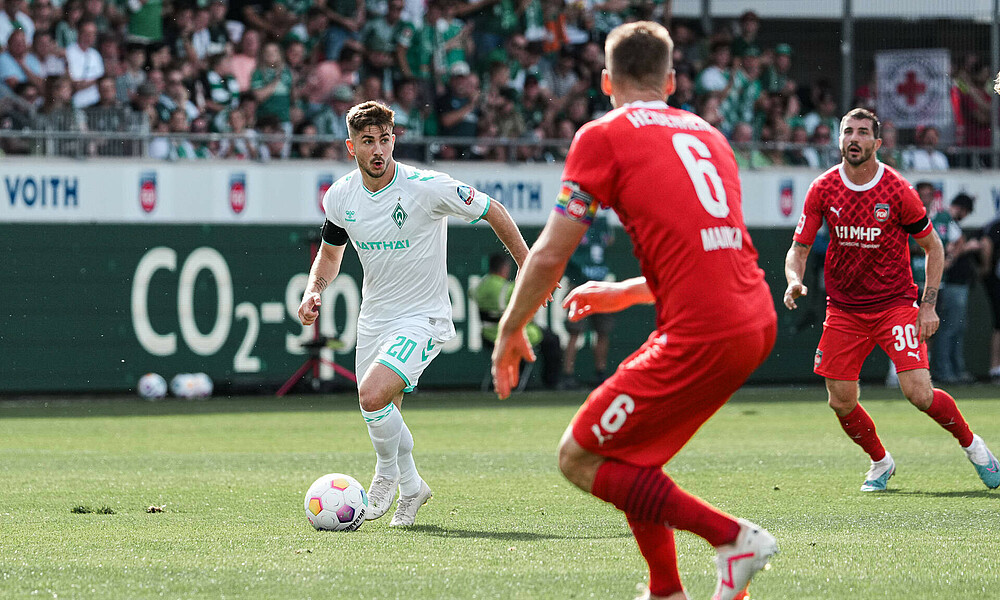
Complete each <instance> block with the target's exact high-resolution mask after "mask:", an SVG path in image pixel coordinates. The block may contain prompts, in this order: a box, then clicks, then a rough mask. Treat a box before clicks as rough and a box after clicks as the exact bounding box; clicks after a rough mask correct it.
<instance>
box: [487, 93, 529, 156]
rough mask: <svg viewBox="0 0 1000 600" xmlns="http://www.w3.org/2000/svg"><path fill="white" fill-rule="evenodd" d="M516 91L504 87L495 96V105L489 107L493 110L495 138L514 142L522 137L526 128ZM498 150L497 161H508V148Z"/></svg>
mask: <svg viewBox="0 0 1000 600" xmlns="http://www.w3.org/2000/svg"><path fill="white" fill-rule="evenodd" d="M517 100H518V97H517V90H515V89H514V88H512V87H506V88H503V89H502V90H500V92H499V93H498V94H497V104H496V106H494V107H491V108H492V109H493V110H492V111H493V114H494V118H495V121H494V122H495V123H496V128H497V137H498V138H500V139H506V140H516V139H520V138H522V137H524V134H525V132H526V131H527V129H528V127H527V125H526V124H525V122H524V116H523V115H522V114H521V110H520V108H519V107H518V105H517ZM498 150H500V152H499V156H498V159H499V160H509V159H510V158H511V157H510V156H509V148H498Z"/></svg>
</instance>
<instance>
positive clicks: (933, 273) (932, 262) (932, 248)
mask: <svg viewBox="0 0 1000 600" xmlns="http://www.w3.org/2000/svg"><path fill="white" fill-rule="evenodd" d="M917 243H918V244H920V247H921V248H923V250H924V254H925V255H926V256H927V261H926V262H925V263H924V264H925V267H924V268H925V273H926V275H925V279H924V281H926V283H925V284H924V295H923V297H922V298H921V299H920V312H918V313H917V334H918V335H919V336H920V341H921V342H923V341H926V340H927V339H928V338H930V337H931V336H932V335H934V333H935V332H936V331H937V330H938V327H939V326H940V325H941V320H940V319H939V318H938V315H937V296H938V289H940V287H941V274H942V273H943V272H944V245H943V244H942V243H941V238H940V237H938V234H937V232H936V231H934V230H931V232H930V233H929V234H928V235H925V236H923V237H920V238H917Z"/></svg>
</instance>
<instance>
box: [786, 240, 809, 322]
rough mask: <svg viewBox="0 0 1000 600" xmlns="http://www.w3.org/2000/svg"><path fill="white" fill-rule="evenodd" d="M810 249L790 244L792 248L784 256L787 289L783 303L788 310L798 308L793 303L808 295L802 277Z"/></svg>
mask: <svg viewBox="0 0 1000 600" xmlns="http://www.w3.org/2000/svg"><path fill="white" fill-rule="evenodd" d="M810 249H812V246H811V245H807V244H803V243H802V242H792V247H791V248H789V249H788V253H787V254H785V281H787V282H788V287H787V288H785V297H784V302H785V306H787V307H788V309H789V310H795V309H796V308H798V305H797V304H796V303H795V301H796V300H797V299H798V298H800V297H801V296H806V295H808V294H809V288H807V287H806V286H805V285H803V283H802V277H803V276H804V275H805V273H806V261H807V260H808V259H809V250H810Z"/></svg>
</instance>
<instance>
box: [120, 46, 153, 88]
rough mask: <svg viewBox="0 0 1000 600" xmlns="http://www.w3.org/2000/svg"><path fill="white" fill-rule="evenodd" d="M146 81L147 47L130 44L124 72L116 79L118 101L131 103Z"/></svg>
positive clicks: (123, 65)
mask: <svg viewBox="0 0 1000 600" xmlns="http://www.w3.org/2000/svg"><path fill="white" fill-rule="evenodd" d="M145 81H146V47H145V46H143V45H142V44H138V43H134V42H133V43H130V44H128V45H127V46H126V47H125V62H124V63H123V64H122V72H121V74H120V75H118V77H117V78H116V79H115V86H116V88H117V94H118V99H119V100H120V101H122V102H131V101H132V98H133V97H134V96H135V93H136V90H138V89H139V86H140V85H142V84H143V83H144V82H145Z"/></svg>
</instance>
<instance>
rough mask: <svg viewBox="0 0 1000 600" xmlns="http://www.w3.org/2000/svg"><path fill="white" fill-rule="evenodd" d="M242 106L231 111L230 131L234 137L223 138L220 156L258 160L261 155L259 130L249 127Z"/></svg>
mask: <svg viewBox="0 0 1000 600" xmlns="http://www.w3.org/2000/svg"><path fill="white" fill-rule="evenodd" d="M243 109H244V107H243V106H241V107H240V108H239V109H237V110H231V111H229V133H231V134H233V137H230V138H226V139H224V140H222V143H221V144H219V157H220V158H236V159H240V160H256V159H257V158H258V157H259V156H260V151H259V150H258V143H257V132H256V131H254V130H253V129H250V128H247V120H246V113H245V112H244V110H243Z"/></svg>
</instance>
